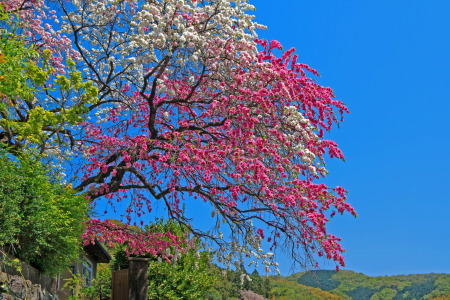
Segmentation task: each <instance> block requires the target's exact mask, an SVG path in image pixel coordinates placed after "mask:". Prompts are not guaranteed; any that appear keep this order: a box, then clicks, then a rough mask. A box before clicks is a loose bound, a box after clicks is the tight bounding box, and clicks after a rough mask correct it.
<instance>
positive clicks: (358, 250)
mask: <svg viewBox="0 0 450 300" xmlns="http://www.w3.org/2000/svg"><path fill="white" fill-rule="evenodd" d="M252 4H254V5H255V6H256V8H257V9H256V12H255V15H256V16H257V19H256V20H257V21H258V22H259V23H262V24H265V25H267V26H268V27H269V28H268V30H267V31H263V32H260V37H263V38H266V39H276V40H279V41H280V42H281V43H282V44H283V46H284V49H287V48H290V47H295V48H296V49H297V53H298V54H299V55H300V61H301V62H303V63H307V64H309V65H310V66H311V67H313V68H315V69H317V70H318V71H319V73H320V74H321V78H320V79H319V82H320V83H321V84H322V85H326V86H330V87H331V88H333V90H334V92H335V94H336V96H337V99H340V100H342V101H343V102H344V103H345V104H347V106H348V107H349V109H350V111H351V113H350V114H349V115H347V116H346V120H345V121H344V123H343V124H342V125H341V127H340V128H339V129H336V130H335V131H334V132H332V133H331V135H330V136H329V137H331V138H332V139H334V140H336V141H337V143H338V144H339V146H340V147H341V149H343V151H344V154H345V158H346V162H345V163H344V162H339V161H332V162H330V163H329V165H328V166H329V170H330V173H331V174H330V176H329V177H328V179H327V180H326V183H327V184H329V185H331V186H335V185H340V186H343V187H345V188H347V189H348V190H349V191H350V194H349V202H350V203H352V204H353V205H354V207H355V208H356V210H357V212H358V214H359V217H358V218H356V219H355V218H353V217H351V216H344V217H341V216H337V217H335V218H334V219H333V220H332V222H331V223H332V224H331V225H330V226H329V228H330V231H331V232H333V233H335V234H336V235H338V236H341V237H342V238H343V245H344V248H346V249H347V252H346V253H345V258H346V262H347V267H346V269H349V270H354V271H357V272H363V273H365V274H367V275H372V276H374V275H393V274H410V273H428V272H435V273H441V272H442V273H450V257H449V255H450V250H449V249H450V233H449V231H450V216H449V215H450V201H449V199H450V196H449V188H450V177H449V175H448V170H449V168H450V159H449V154H450V141H449V138H450V134H449V133H448V130H447V128H448V123H449V122H450V104H449V103H450V90H449V88H450V82H449V79H450V76H449V70H450V59H449V56H450V34H449V29H450V18H449V17H448V12H449V11H450V2H449V1H446V0H445V1H444V0H441V1H437V0H436V1H423V0H420V1H419V0H408V1H406V0H395V1H392V0H377V1H369V0H366V1H360V0H358V1H356V0H355V1H350V0H341V1H335V0H316V1H304V0H283V1H269V0H255V1H253V2H252ZM279 261H280V263H281V268H280V269H281V271H282V274H284V275H287V274H288V272H289V269H290V265H289V261H288V260H287V259H285V258H282V259H279ZM331 267H332V266H331V265H330V268H331Z"/></svg>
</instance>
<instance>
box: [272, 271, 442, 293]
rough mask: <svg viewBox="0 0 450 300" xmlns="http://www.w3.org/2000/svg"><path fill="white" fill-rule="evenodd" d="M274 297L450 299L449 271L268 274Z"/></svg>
mask: <svg viewBox="0 0 450 300" xmlns="http://www.w3.org/2000/svg"><path fill="white" fill-rule="evenodd" d="M270 281H271V284H272V290H271V292H272V295H273V296H275V297H276V299H286V300H287V299H358V300H364V299H370V300H377V299H379V300H381V299H383V300H385V299H392V300H398V299H402V300H404V299H417V300H419V299H436V300H437V299H446V300H449V299H450V274H434V273H431V274H412V275H396V276H378V277H370V276H367V275H364V274H362V273H356V272H353V271H340V272H336V271H327V270H321V271H311V272H302V273H296V274H293V275H291V276H289V277H270Z"/></svg>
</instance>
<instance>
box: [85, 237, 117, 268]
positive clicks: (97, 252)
mask: <svg viewBox="0 0 450 300" xmlns="http://www.w3.org/2000/svg"><path fill="white" fill-rule="evenodd" d="M83 249H84V251H85V252H86V253H88V254H91V255H92V256H94V257H95V259H96V260H97V262H99V263H109V262H110V260H111V255H109V253H108V251H107V250H106V249H105V247H104V246H103V245H102V243H100V242H99V241H98V240H97V239H95V240H94V244H87V245H86V246H83Z"/></svg>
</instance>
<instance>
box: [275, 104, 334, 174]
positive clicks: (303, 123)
mask: <svg viewBox="0 0 450 300" xmlns="http://www.w3.org/2000/svg"><path fill="white" fill-rule="evenodd" d="M283 121H284V122H285V124H286V125H287V126H286V127H285V128H283V129H285V135H284V136H285V138H286V139H287V140H288V141H289V142H290V143H291V146H292V147H293V149H294V151H296V153H298V154H299V155H300V159H301V160H302V162H303V163H304V165H305V166H306V167H307V168H308V169H309V171H310V172H311V173H312V174H313V175H314V176H317V170H319V171H320V172H321V173H322V172H324V173H325V172H326V169H325V168H324V167H323V166H320V165H319V162H316V156H315V155H314V153H312V152H311V150H309V149H308V148H307V147H306V142H307V141H308V140H311V139H313V140H315V141H317V142H319V137H318V136H317V135H316V133H315V132H314V130H315V128H314V127H313V126H312V125H311V123H310V121H309V120H308V119H307V118H305V117H304V116H303V114H302V113H301V112H300V111H299V110H298V109H297V108H296V107H295V106H289V107H284V109H283ZM276 128H277V129H280V128H281V126H280V125H277V127H276Z"/></svg>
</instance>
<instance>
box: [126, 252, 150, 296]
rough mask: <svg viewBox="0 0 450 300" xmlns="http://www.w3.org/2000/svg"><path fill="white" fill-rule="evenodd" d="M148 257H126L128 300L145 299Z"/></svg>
mask: <svg viewBox="0 0 450 300" xmlns="http://www.w3.org/2000/svg"><path fill="white" fill-rule="evenodd" d="M149 261H150V258H144V257H128V291H129V297H128V298H129V300H147V299H148V296H147V290H148V262H149Z"/></svg>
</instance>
